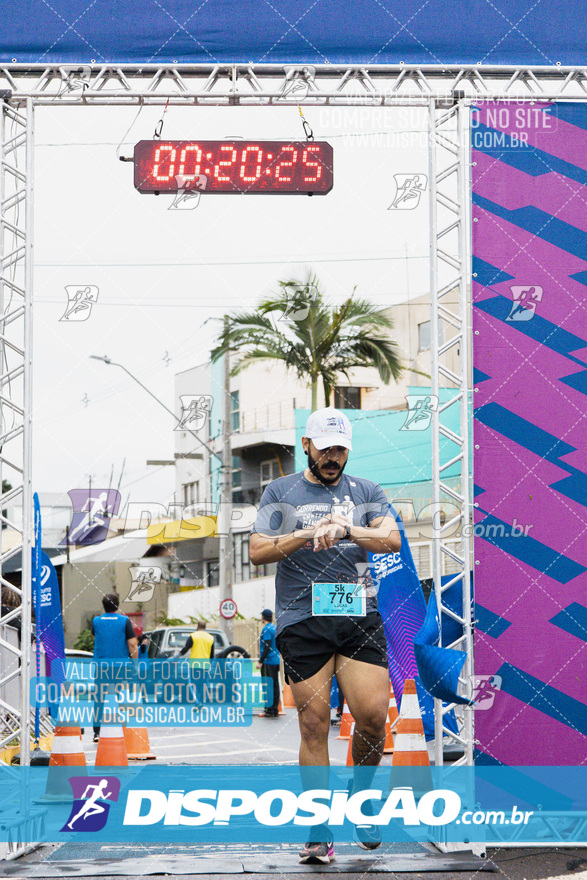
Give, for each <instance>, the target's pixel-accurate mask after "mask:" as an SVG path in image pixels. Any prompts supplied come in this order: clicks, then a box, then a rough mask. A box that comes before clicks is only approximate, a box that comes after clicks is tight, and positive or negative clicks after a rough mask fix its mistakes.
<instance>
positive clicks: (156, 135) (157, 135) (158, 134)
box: [153, 98, 169, 141]
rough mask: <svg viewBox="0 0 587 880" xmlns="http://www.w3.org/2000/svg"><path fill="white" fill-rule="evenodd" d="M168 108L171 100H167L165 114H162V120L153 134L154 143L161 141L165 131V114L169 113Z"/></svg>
mask: <svg viewBox="0 0 587 880" xmlns="http://www.w3.org/2000/svg"><path fill="white" fill-rule="evenodd" d="M168 107H169V98H167V103H166V104H165V109H164V110H163V113H162V114H161V119H160V120H159V122H158V123H157V125H156V126H155V132H154V134H153V140H154V141H159V140H161V132H162V131H163V121H164V119H165V114H166V113H167V108H168Z"/></svg>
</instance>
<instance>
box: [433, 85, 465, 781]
mask: <svg viewBox="0 0 587 880" xmlns="http://www.w3.org/2000/svg"><path fill="white" fill-rule="evenodd" d="M467 113H468V108H467V106H466V104H465V101H464V100H463V96H462V95H454V96H453V97H452V98H450V99H445V100H442V101H439V100H436V99H431V101H430V104H429V172H430V296H431V334H430V335H431V362H432V363H431V367H432V369H431V373H432V379H431V394H432V401H433V411H432V416H431V427H432V449H431V456H432V499H433V511H434V515H433V522H432V528H433V532H432V572H433V579H434V594H435V597H436V604H437V608H438V613H439V620H440V630H441V633H440V646H441V647H445V648H447V647H449V648H452V649H453V650H460V651H463V652H464V653H465V662H464V665H463V668H462V671H461V674H460V676H459V693H460V694H462V695H463V696H465V697H469V698H470V697H471V695H472V687H473V669H474V666H473V604H472V592H471V575H470V570H471V537H470V528H469V526H470V523H471V498H470V492H471V485H470V472H469V471H470V468H469V455H470V449H469V446H470V444H469V431H470V428H469V417H470V399H471V393H470V384H471V383H470V373H471V365H470V362H469V352H470V340H469V336H470V332H471V324H470V292H469V278H470V266H469V248H468V246H467V242H468V234H469V226H468V223H467V203H468V197H469V196H468V179H469V175H468V167H469V155H468V149H469V147H468V136H467V126H466V124H465V123H466V118H467ZM455 407H456V408H457V409H458V420H457V419H455V418H454V417H453V419H452V422H451V425H452V426H449V422H448V416H449V415H451V414H453V413H454V408H455ZM455 422H456V426H455ZM441 446H442V447H443V456H442V458H441ZM447 450H449V451H448V453H447ZM455 468H457V469H458V472H459V477H460V480H459V483H460V486H459V488H458V489H457V488H455V487H454V486H451V485H449V484H448V482H447V480H446V479H445V477H444V474H445V472H446V471H448V470H449V469H451V470H454V469H455ZM447 510H448V511H449V513H448V514H447ZM455 532H456V533H457V534H458V539H459V541H458V544H457V547H455V546H454V543H453V544H449V543H448V541H447V538H448V537H449V536H450V535H451V534H454V533H455ZM457 548H458V549H457ZM449 561H450V564H451V569H452V572H453V573H452V574H451V576H450V577H449V578H446V577H445V579H444V583H443V572H444V571H445V570H446V563H447V562H449ZM459 583H460V585H461V596H462V612H461V614H460V615H459V614H456V613H455V612H454V610H451V609H449V608H448V607H447V605H446V603H445V601H444V595H445V593H446V592H447V591H448V590H449V589H450V588H451V587H453V586H455V585H456V584H459ZM446 616H448V617H450V618H451V619H452V620H453V621H456V622H458V623H459V624H460V626H461V632H462V635H461V636H460V637H459V638H457V639H456V640H455V641H454V642H452V643H451V644H450V645H449V644H446V643H445V642H443V638H442V622H443V620H444V618H445V617H446ZM454 708H455V707H454V706H444V705H443V703H442V702H441V701H440V700H435V704H434V718H435V743H434V749H435V763H436V765H437V766H441V765H442V764H443V763H444V755H443V748H444V744H445V740H446V739H447V738H448V741H449V742H452V743H454V744H458V745H459V746H460V747H461V748H462V750H463V757H462V758H461V759H460V760H459V761H458V762H457V763H462V764H466V765H472V763H473V747H474V730H473V710H472V709H471V708H469V707H466V708H464V709H462V708H459V709H458V711H457V713H456V717H457V723H458V733H454V732H451V731H450V730H449V729H447V726H446V725H445V723H444V719H445V717H446V715H447V713H448V712H450V711H452V710H453V709H454Z"/></svg>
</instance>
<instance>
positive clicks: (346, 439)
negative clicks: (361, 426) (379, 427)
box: [305, 406, 353, 450]
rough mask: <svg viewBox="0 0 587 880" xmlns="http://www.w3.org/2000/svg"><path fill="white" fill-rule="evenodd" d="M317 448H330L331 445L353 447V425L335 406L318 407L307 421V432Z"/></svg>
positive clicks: (307, 435)
mask: <svg viewBox="0 0 587 880" xmlns="http://www.w3.org/2000/svg"><path fill="white" fill-rule="evenodd" d="M305 436H306V437H307V438H308V440H311V441H312V442H313V444H314V446H315V447H316V449H328V447H329V446H346V448H347V449H351V450H352V448H353V444H352V437H353V428H352V425H351V423H350V421H349V419H348V418H347V416H345V414H344V413H342V412H340V410H338V409H334V407H333V406H327V407H326V408H325V409H317V410H316V412H313V413H312V415H311V416H310V418H309V419H308V421H307V422H306V434H305Z"/></svg>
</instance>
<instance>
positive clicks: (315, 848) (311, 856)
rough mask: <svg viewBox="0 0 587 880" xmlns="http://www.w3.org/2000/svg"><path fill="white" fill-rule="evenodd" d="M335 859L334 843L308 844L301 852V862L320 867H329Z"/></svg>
mask: <svg viewBox="0 0 587 880" xmlns="http://www.w3.org/2000/svg"><path fill="white" fill-rule="evenodd" d="M333 858H334V844H333V843H307V844H306V845H305V846H304V848H303V849H301V850H300V862H301V863H302V864H305V863H306V862H309V863H310V864H312V863H317V864H320V865H329V864H330V862H331V860H332V859H333Z"/></svg>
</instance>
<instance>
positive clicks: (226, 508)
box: [89, 315, 233, 641]
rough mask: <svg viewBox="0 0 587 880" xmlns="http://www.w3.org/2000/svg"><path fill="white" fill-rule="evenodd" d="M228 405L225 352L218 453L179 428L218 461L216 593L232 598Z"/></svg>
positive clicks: (107, 361)
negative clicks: (218, 582) (219, 448)
mask: <svg viewBox="0 0 587 880" xmlns="http://www.w3.org/2000/svg"><path fill="white" fill-rule="evenodd" d="M224 322H225V326H226V324H227V322H228V316H227V315H226V316H225V317H224ZM89 357H91V358H93V359H94V360H96V361H103V362H104V363H105V364H109V365H111V366H114V367H120V369H121V370H124V372H125V373H126V374H127V376H130V378H131V379H132V380H133V381H134V382H136V383H137V385H140V386H141V388H143V389H144V390H145V391H146V392H147V394H150V395H151V397H152V398H153V399H154V400H156V401H157V403H158V404H159V405H160V406H162V407H163V409H165V410H167V412H168V413H170V415H172V416H173V417H174V418H176V415H175V413H174V412H173V410H170V409H169V407H168V406H166V405H165V404H164V403H163V401H162V400H159V398H158V397H156V395H155V394H153V392H152V391H151V390H150V389H149V388H147V386H146V385H143V383H142V382H141V381H140V380H139V379H137V377H136V376H135V375H133V373H131V372H130V370H128V369H127V368H126V367H125V366H124V364H119V363H117V362H116V361H113V360H111V359H110V358H109V357H107V356H106V355H104V356H103V357H100V356H99V355H96V354H91V355H89ZM230 420H231V405H230V359H229V356H228V354H226V355H225V356H224V364H223V418H222V440H223V445H222V455H218V453H217V452H215V451H214V450H213V449H212V448H211V447H210V446H208V444H207V443H205V442H204V441H203V440H202V439H201V438H200V437H198V435H197V434H196V433H195V432H194V431H190V430H189V429H188V428H183V430H185V431H187V433H189V434H191V435H192V436H193V437H195V438H196V440H197V441H198V443H200V444H201V445H202V446H204V447H205V448H206V449H207V450H208V452H209V453H210V455H213V456H214V457H215V458H217V459H218V460H219V461H220V475H221V476H220V504H219V506H218V516H217V519H216V532H217V534H218V536H219V539H220V541H219V581H220V594H221V598H222V599H232V546H231V521H232V449H231V443H230V429H231V424H230ZM223 625H224V631H225V632H226V635H227V636H228V638H229V639H230V640H231V641H232V632H233V626H232V619H231V620H223Z"/></svg>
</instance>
